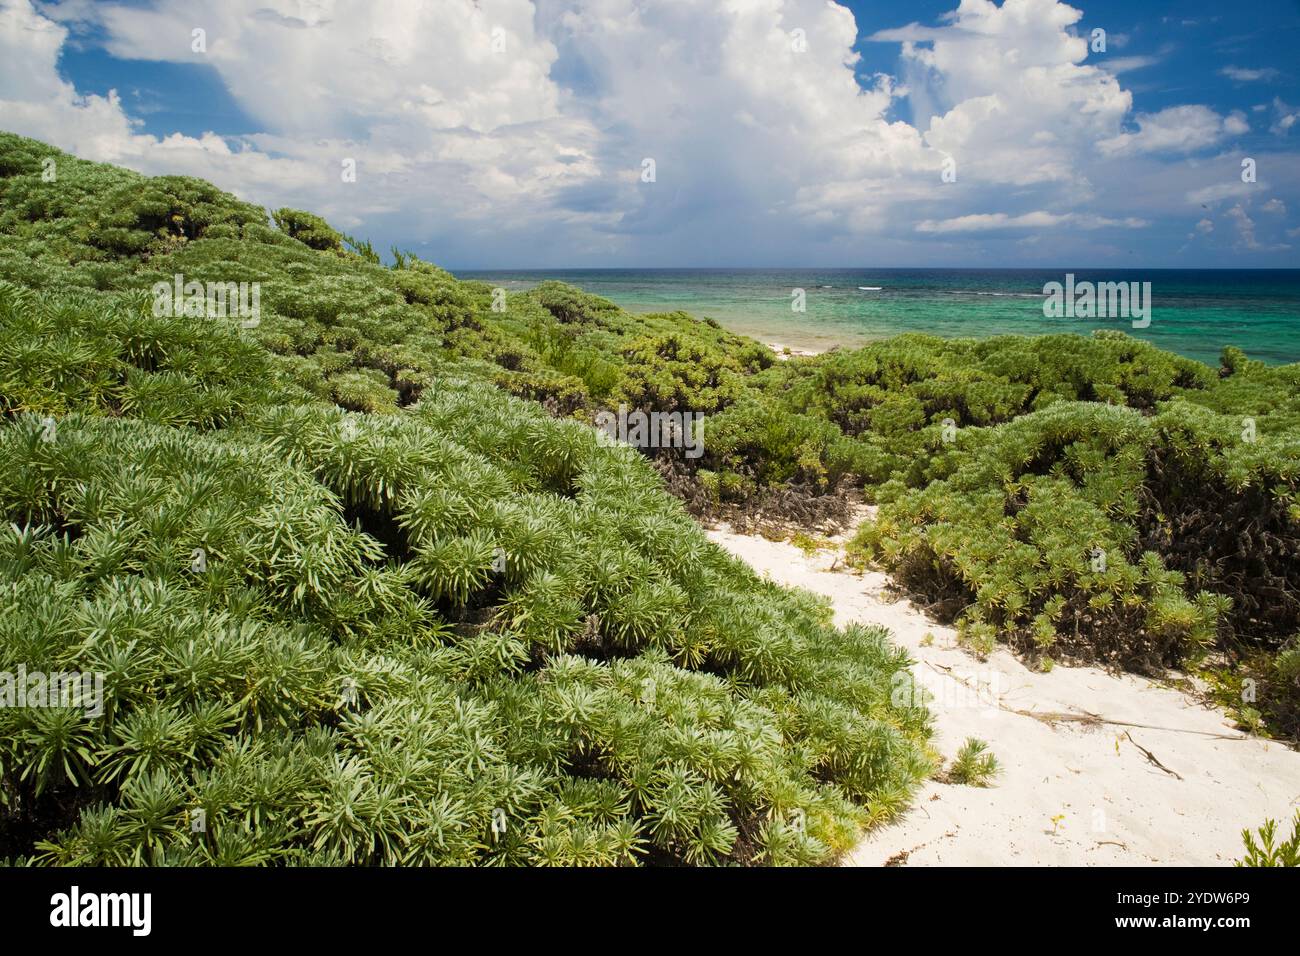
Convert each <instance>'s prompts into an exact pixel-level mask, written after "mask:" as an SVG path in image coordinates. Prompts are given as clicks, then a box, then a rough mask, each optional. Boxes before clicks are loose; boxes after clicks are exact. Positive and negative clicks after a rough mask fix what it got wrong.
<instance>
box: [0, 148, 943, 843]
mask: <svg viewBox="0 0 1300 956" xmlns="http://www.w3.org/2000/svg"><path fill="white" fill-rule="evenodd" d="M49 156H54V157H56V159H57V168H58V179H57V182H45V181H44V180H43V179H42V177H41V170H42V162H41V161H42V159H44V158H46V157H49ZM110 195H112V196H116V197H117V200H115V201H116V202H117V203H118V206H107V205H106V204H105V202H104V197H105V196H110ZM136 195H140V196H143V197H145V198H144V199H142V200H141V201H140V203H139V204H138V206H136V205H131V203H132V202H134V200H129V201H128V199H127V198H126V197H129V196H136ZM119 207H120V208H121V209H126V210H127V211H126V212H120V213H113V215H114V217H115V218H113V219H112V223H111V230H112V231H111V232H107V233H106V232H104V230H103V229H101V228H100V227H101V226H102V225H103V223H104V222H107V221H108V220H106V219H102V218H97V217H102V216H104V215H106V214H107V212H108V211H110V210H111V209H118V208H119ZM275 220H276V223H277V224H278V226H279V228H275V227H272V226H270V225H268V224H267V220H266V214H265V213H264V212H262V211H261V210H257V209H255V208H254V207H248V206H247V205H246V204H242V203H239V202H237V201H236V200H234V199H233V198H231V197H229V196H227V195H225V194H223V193H220V192H219V191H217V190H215V189H214V188H213V187H211V186H209V185H208V184H206V183H200V182H198V181H191V180H185V179H174V178H165V179H163V180H146V179H143V178H142V177H139V176H137V175H136V174H133V173H128V172H125V171H123V170H118V169H114V168H113V167H110V166H102V165H96V164H92V163H85V162H82V161H79V160H76V159H74V158H72V157H70V156H66V155H62V154H58V153H57V151H55V150H52V149H50V148H49V147H46V146H44V145H42V144H37V143H34V142H33V141H30V140H24V139H21V138H19V137H15V136H11V135H8V134H0V261H2V262H3V264H4V266H5V272H4V275H5V276H6V277H7V279H6V281H4V282H0V512H2V514H0V518H3V526H0V527H2V529H0V590H2V591H3V592H4V594H3V599H0V695H9V696H8V697H6V698H5V701H6V703H7V704H10V705H8V706H4V707H0V859H6V860H8V861H9V862H12V863H37V864H64V865H140V864H144V865H163V864H214V865H255V864H286V865H287V864H498V865H500V864H504V865H515V864H528V865H623V864H634V863H658V864H734V863H741V864H748V863H761V864H817V863H824V862H827V861H830V860H833V859H834V858H835V857H836V856H837V855H838V854H840V853H841V852H843V851H844V850H846V849H847V848H849V847H851V846H852V845H853V843H854V842H855V841H856V839H857V838H858V836H859V835H860V834H861V832H862V830H863V829H864V828H865V827H867V826H870V825H872V824H874V823H876V822H879V821H882V820H885V819H888V818H889V817H890V816H892V815H893V814H895V813H897V812H899V811H900V810H901V809H903V808H904V807H905V806H906V805H907V802H908V800H909V798H910V795H911V794H912V793H913V791H914V790H915V788H916V786H917V785H918V783H919V781H921V780H923V779H925V777H926V776H928V775H929V774H930V773H931V772H932V770H933V768H932V766H931V764H930V761H929V758H928V757H927V753H928V747H927V744H926V741H927V738H928V736H929V733H930V731H929V718H928V715H927V713H926V711H925V710H924V708H922V707H920V706H916V705H912V704H907V705H902V706H900V705H898V704H896V703H894V699H895V696H896V695H895V694H894V689H895V687H896V686H897V683H898V681H899V680H902V681H907V680H909V679H910V678H909V677H908V676H907V665H908V660H907V657H906V655H905V654H904V653H903V652H901V651H900V650H899V649H897V648H895V647H893V646H892V645H891V644H890V643H889V641H888V637H887V634H886V632H885V631H884V630H883V629H881V628H864V627H851V628H848V629H846V630H837V629H836V628H834V627H833V626H832V624H831V615H830V612H829V608H828V607H827V606H826V605H825V603H823V602H822V601H820V600H819V599H816V598H814V597H813V596H812V595H810V594H806V593H800V592H789V591H786V590H783V589H781V588H778V587H776V586H774V585H772V584H770V583H767V582H765V581H763V580H761V579H759V578H758V577H757V576H756V575H755V574H754V573H753V572H752V571H750V570H749V569H748V567H747V566H745V565H744V564H743V563H741V562H739V561H737V560H735V559H733V558H731V557H729V556H728V555H727V554H726V553H725V552H723V551H722V550H720V549H719V548H717V547H716V546H714V545H713V544H711V543H710V542H709V541H708V539H707V538H706V536H705V535H704V533H703V531H702V530H701V529H700V527H699V526H698V525H697V524H696V523H695V522H693V521H692V520H691V519H690V517H689V515H688V514H687V513H686V511H685V509H684V507H683V505H682V504H681V502H680V501H679V500H678V499H676V498H674V497H673V496H671V495H670V494H669V493H668V492H667V491H666V489H665V484H664V481H663V479H662V477H661V476H660V474H659V473H658V471H657V470H656V467H655V462H652V461H650V460H648V459H647V458H646V457H645V456H642V455H639V454H637V453H636V452H635V451H634V450H632V449H630V448H628V447H626V446H623V445H610V444H608V443H605V442H602V441H600V440H599V436H598V434H597V432H596V431H595V430H594V429H592V428H591V427H589V426H588V425H587V424H584V423H583V422H582V421H578V420H575V417H578V418H581V417H583V416H584V415H590V413H591V412H592V411H593V410H594V409H595V408H597V407H598V406H597V404H596V403H597V402H599V401H601V400H602V398H603V397H605V396H615V397H617V396H618V395H620V394H621V395H622V396H623V397H624V400H626V399H627V396H628V395H629V393H630V390H634V389H635V388H637V387H639V386H636V385H635V384H634V383H635V382H637V381H642V382H644V384H645V387H647V388H653V389H658V388H659V384H657V383H659V382H660V381H661V380H662V381H663V382H672V383H675V384H674V385H673V387H685V388H694V387H696V385H697V383H696V382H695V381H694V380H693V379H690V377H689V376H690V374H691V373H690V369H689V362H687V361H685V360H684V359H683V358H682V356H683V355H687V354H695V351H696V350H711V351H712V353H715V354H716V357H717V362H718V365H717V370H716V371H717V376H716V378H717V380H718V383H719V385H718V389H717V400H716V403H715V404H716V405H717V406H719V407H720V406H721V405H723V404H724V403H725V402H726V401H730V400H731V395H730V391H728V390H729V389H734V387H735V381H736V380H737V379H738V378H740V377H743V376H748V375H751V374H753V372H754V371H755V370H756V369H758V368H761V367H762V365H763V358H764V356H763V354H762V353H763V352H764V351H765V350H763V349H762V347H761V346H758V345H757V344H756V343H748V342H746V341H745V340H742V339H740V338H738V337H735V336H731V335H729V334H728V333H725V332H723V331H721V330H720V329H717V328H716V327H715V326H710V325H706V324H704V323H691V324H688V323H686V322H685V320H683V319H680V318H675V317H667V318H666V317H657V318H656V317H651V318H649V319H644V320H642V319H635V318H632V317H629V316H627V315H626V314H624V313H622V312H621V311H620V310H618V309H616V308H613V307H605V306H603V305H601V304H599V303H598V302H597V303H593V302H592V301H591V298H592V297H587V296H585V295H584V294H583V293H580V292H578V291H577V290H568V289H566V288H564V287H558V288H557V287H547V288H544V289H541V290H540V291H538V292H536V293H534V294H529V295H512V296H510V297H509V300H508V304H509V308H508V309H507V310H505V311H504V312H498V311H494V309H493V302H492V299H493V292H494V290H492V289H490V288H487V287H483V286H482V285H481V284H475V283H461V282H458V281H457V280H455V279H454V278H453V277H452V276H450V275H449V274H448V273H446V272H444V271H443V270H441V269H438V268H437V267H435V266H431V265H429V264H427V263H423V262H421V261H420V260H419V259H418V258H416V257H414V256H411V255H407V254H398V255H397V256H395V259H396V261H395V263H394V267H392V268H388V267H384V266H383V265H382V264H380V263H377V262H376V261H375V260H376V259H377V257H376V256H375V255H374V254H373V250H370V249H369V247H368V246H366V245H365V244H364V243H361V242H359V241H357V240H354V239H350V238H348V237H341V236H340V234H338V233H336V232H334V231H333V230H332V229H330V228H329V227H328V225H327V224H325V223H324V222H323V221H322V220H319V219H318V218H317V217H315V216H312V215H310V214H305V213H299V212H295V211H292V210H281V211H280V212H279V213H277V214H276V217H275ZM340 239H342V241H340ZM92 267H93V268H92ZM177 276H180V277H181V279H182V286H183V287H184V286H185V285H187V284H188V283H190V282H196V283H200V284H207V283H225V282H229V281H236V282H244V281H246V282H250V283H253V282H255V283H258V286H259V291H260V310H259V312H258V314H257V315H245V314H236V315H225V314H218V315H214V314H212V313H211V311H210V310H208V309H207V308H206V306H201V307H200V308H199V310H198V311H197V313H196V314H190V315H187V314H186V313H185V310H183V309H182V310H180V311H179V312H174V310H172V311H169V312H168V314H159V310H157V309H155V308H154V306H155V304H156V300H155V298H154V297H153V296H152V295H151V294H150V290H151V289H153V287H154V285H155V284H156V283H165V284H167V285H168V286H173V285H174V283H175V281H176V277H177ZM538 323H542V324H543V325H544V326H547V328H549V326H553V325H564V326H565V327H575V328H579V327H580V328H582V329H584V330H585V331H584V336H585V337H584V338H583V339H581V340H580V341H579V342H578V343H577V344H578V347H580V348H581V349H582V350H585V351H586V352H588V353H590V354H592V355H599V356H600V357H601V362H602V364H601V365H599V366H597V367H594V370H593V368H592V367H588V366H587V365H585V364H584V363H583V362H575V364H573V365H572V366H571V370H572V371H580V370H583V369H584V368H585V369H586V374H585V376H584V375H575V374H570V373H569V372H566V371H564V369H563V368H559V367H556V365H554V364H552V362H554V361H558V356H559V355H560V352H559V351H557V350H556V349H555V348H552V347H550V346H546V345H545V341H544V337H542V336H531V337H530V334H529V330H530V329H535V327H536V326H537V324H538ZM547 324H549V325H547ZM694 325H698V327H699V331H698V334H696V333H694V332H691V329H692V328H693V327H694ZM678 326H682V328H681V329H679V328H678ZM688 333H689V334H688ZM675 334H680V335H683V336H686V337H685V338H679V339H678V340H677V345H674V346H671V347H669V346H668V345H666V344H665V343H666V341H667V339H671V337H672V336H673V335H675ZM548 335H549V332H548ZM602 337H603V338H602ZM665 337H667V338H665ZM602 343H603V344H602ZM638 343H639V344H638ZM730 343H735V344H736V348H734V349H732V348H731V346H730ZM539 346H540V347H539ZM677 348H681V349H684V350H685V351H684V352H674V351H673V350H674V349H677ZM647 349H648V350H649V352H652V353H653V354H654V355H657V356H659V357H660V358H661V359H662V360H663V362H662V364H661V365H656V366H655V367H654V368H653V369H650V371H651V372H652V373H653V374H652V375H651V376H650V377H647V378H643V379H638V378H637V377H636V376H635V375H632V374H629V373H627V371H626V370H627V368H628V367H629V366H630V365H634V364H636V363H637V362H639V361H640V356H642V355H643V354H646V355H648V354H649V353H648V352H646V351H645V350H647ZM767 360H768V361H769V362H770V356H769V357H767ZM643 371H644V370H643ZM724 373H725V374H724ZM656 394H657V392H656ZM518 396H524V397H518ZM655 400H658V399H657V398H656V399H655ZM77 675H84V676H88V677H91V678H93V679H94V680H93V681H92V683H91V685H90V686H89V687H87V685H85V684H83V683H81V682H79V681H77V680H71V678H74V677H76V676H77ZM62 677H66V678H69V680H63V679H62ZM51 681H53V683H51ZM69 689H71V691H72V693H69V692H68V691H69ZM915 696H916V695H907V699H908V700H912V699H914V698H915ZM10 698H12V700H11V699H10Z"/></svg>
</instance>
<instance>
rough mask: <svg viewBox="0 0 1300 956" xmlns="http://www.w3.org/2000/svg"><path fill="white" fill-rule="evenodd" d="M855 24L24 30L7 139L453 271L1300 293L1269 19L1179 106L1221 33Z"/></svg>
mask: <svg viewBox="0 0 1300 956" xmlns="http://www.w3.org/2000/svg"><path fill="white" fill-rule="evenodd" d="M1099 2H1100V0H1099ZM851 6H852V7H854V9H850V6H846V5H842V4H839V3H834V2H829V0H379V2H347V0H223V2H222V3H221V4H211V3H207V2H203V0H146V2H129V3H128V2H120V3H103V2H87V0H62V2H48V3H41V2H34V0H0V128H3V129H7V130H12V131H15V132H19V133H23V134H25V135H30V136H35V137H37V138H40V139H44V140H46V141H48V142H51V143H53V144H55V145H57V146H59V147H61V148H64V149H67V150H69V151H70V152H73V153H75V154H77V155H79V156H82V157H84V158H87V159H95V160H103V161H109V162H114V163H120V164H122V165H125V166H129V167H132V168H135V169H138V170H141V171H142V172H147V173H151V174H158V173H179V174H186V175H194V176H201V177H204V178H206V179H210V180H212V181H213V182H215V183H217V184H218V185H220V186H222V187H223V188H225V189H228V190H230V191H232V192H234V193H236V194H238V195H239V196H241V197H242V198H246V199H250V200H253V201H256V202H259V203H262V204H264V205H268V206H272V207H276V206H282V205H292V206H297V207H301V208H306V209H311V210H313V211H317V212H320V213H322V214H324V215H325V216H326V217H327V218H328V219H330V220H331V221H332V222H333V223H334V224H335V225H336V226H339V227H342V228H344V229H345V230H347V231H349V232H354V233H357V234H359V235H363V236H367V237H369V238H371V239H372V240H373V241H375V244H376V246H377V247H382V248H387V246H388V245H390V244H397V245H399V246H401V247H403V248H410V249H413V250H415V251H417V252H419V253H420V254H421V255H422V256H424V257H425V258H428V259H432V260H433V261H438V262H441V263H443V264H446V265H449V266H451V267H453V268H469V267H484V268H492V267H503V268H505V267H529V266H535V267H543V268H545V267H563V266H638V265H643V266H671V265H679V266H680V265H697V266H708V265H719V266H726V265H777V264H781V265H894V266H897V265H919V266H943V265H1050V266H1059V265H1070V264H1079V265H1106V264H1111V265H1115V266H1180V265H1186V266H1199V265H1217V266H1242V267H1249V266H1274V267H1276V266H1291V267H1294V266H1297V265H1300V255H1298V254H1297V249H1300V228H1298V226H1300V222H1298V218H1300V217H1297V215H1296V211H1297V210H1300V196H1298V195H1297V192H1298V191H1300V187H1297V182H1298V181H1300V177H1298V174H1300V151H1297V149H1296V143H1295V137H1297V136H1300V131H1293V130H1292V128H1291V127H1292V126H1293V125H1294V124H1295V121H1296V118H1297V116H1298V115H1300V107H1296V106H1292V105H1289V104H1288V102H1287V100H1286V99H1285V98H1284V96H1283V95H1281V92H1279V90H1281V91H1286V90H1289V89H1291V88H1293V87H1294V83H1295V79H1296V78H1295V77H1294V76H1291V75H1289V74H1288V72H1287V66H1288V64H1275V63H1266V62H1258V61H1257V60H1253V59H1251V54H1252V45H1251V41H1250V37H1251V35H1252V30H1254V31H1258V30H1260V29H1261V28H1262V29H1263V30H1264V31H1266V32H1267V31H1268V30H1269V29H1270V26H1269V24H1261V23H1259V22H1258V19H1259V17H1258V16H1256V17H1255V19H1254V22H1251V23H1249V24H1235V25H1234V24H1227V23H1225V24H1222V25H1221V27H1220V28H1218V29H1217V31H1214V32H1211V33H1209V34H1205V33H1204V29H1202V31H1201V33H1200V34H1198V37H1199V39H1197V40H1196V41H1195V42H1198V43H1205V44H1211V41H1213V43H1212V45H1213V52H1211V47H1210V46H1209V45H1207V47H1206V50H1205V55H1204V57H1203V74H1204V76H1203V77H1202V78H1201V85H1199V86H1196V87H1195V88H1193V89H1190V90H1188V94H1189V95H1188V97H1187V98H1186V99H1177V97H1178V95H1179V94H1180V93H1181V92H1183V91H1182V90H1178V89H1174V90H1169V89H1165V88H1162V87H1161V86H1160V85H1159V84H1158V83H1157V84H1155V85H1153V84H1152V82H1151V80H1150V76H1151V73H1152V70H1153V69H1154V70H1156V71H1157V73H1158V72H1159V64H1160V63H1161V62H1162V60H1164V59H1165V58H1167V57H1170V56H1171V55H1172V54H1173V51H1175V50H1176V49H1177V48H1178V46H1179V43H1180V42H1181V43H1183V44H1184V45H1186V44H1188V43H1191V42H1193V41H1192V40H1186V39H1185V40H1182V41H1176V40H1169V39H1168V37H1169V36H1172V35H1176V32H1177V31H1180V30H1181V31H1184V32H1187V31H1189V30H1192V29H1194V28H1195V27H1196V24H1195V23H1194V22H1193V21H1189V20H1180V21H1177V22H1173V23H1170V22H1169V21H1168V19H1167V18H1160V17H1153V18H1151V19H1152V22H1150V23H1142V22H1138V23H1136V24H1133V23H1129V22H1127V21H1126V22H1121V23H1117V24H1115V25H1114V27H1113V28H1112V27H1108V25H1107V24H1106V23H1105V22H1103V21H1102V20H1096V22H1094V18H1093V17H1091V16H1090V15H1089V16H1088V17H1087V18H1086V19H1085V13H1084V11H1082V10H1080V9H1076V8H1074V7H1071V6H1069V5H1067V4H1065V3H1060V2H1057V0H1005V2H1003V3H1002V4H998V3H995V2H991V0H961V2H960V4H959V6H957V8H956V9H952V10H948V11H947V12H942V13H940V14H939V15H937V16H935V17H934V18H933V21H932V22H930V23H921V22H905V23H897V22H895V23H893V24H892V25H889V26H880V27H879V28H874V29H870V30H869V31H868V30H865V29H864V22H865V21H867V20H871V21H874V23H876V24H881V23H885V22H890V21H893V20H903V19H907V18H908V17H910V16H911V15H912V12H913V8H912V6H911V5H910V4H909V5H892V4H889V5H886V4H875V5H872V6H871V7H870V8H867V7H866V6H865V5H864V4H862V3H852V4H851ZM896 10H903V11H904V12H903V13H896V12H894V11H896ZM1130 16H1132V14H1130ZM1139 16H1145V14H1139ZM1294 20H1296V21H1300V14H1297V15H1296V16H1295V17H1294ZM1156 21H1159V22H1156ZM1296 27H1297V23H1296V22H1291V23H1286V24H1280V25H1274V27H1273V29H1274V30H1275V31H1276V30H1282V29H1285V30H1291V31H1292V32H1291V34H1290V37H1291V40H1292V41H1293V40H1294V39H1295V34H1294V31H1295V29H1296ZM1099 28H1100V29H1102V30H1105V31H1106V33H1105V37H1104V44H1099V42H1098V39H1099V38H1098V35H1097V34H1096V33H1095V32H1094V31H1095V30H1097V29H1099ZM1234 31H1235V34H1234ZM1135 37H1137V38H1139V39H1140V40H1141V42H1142V43H1144V44H1145V47H1146V48H1147V49H1148V52H1134V51H1133V48H1134V47H1135V45H1136V44H1137V43H1138V40H1136V39H1135ZM1159 37H1163V39H1157V38H1159ZM1100 45H1104V49H1099V46H1100ZM85 51H94V55H95V56H97V57H98V58H99V59H98V60H96V61H95V62H99V63H108V64H111V65H113V66H115V68H116V69H117V70H118V73H117V74H116V75H119V76H120V75H123V74H122V72H121V71H122V70H123V69H125V70H127V71H128V72H127V74H125V75H130V74H129V70H130V69H132V68H136V69H141V70H143V67H144V65H146V64H172V65H176V66H179V67H186V68H192V69H200V70H207V71H213V72H214V73H215V76H216V77H217V78H218V79H219V81H220V86H221V87H222V88H224V91H225V92H226V94H227V95H228V96H229V98H230V99H231V100H232V101H233V102H234V104H235V105H236V106H237V108H238V111H239V112H240V113H242V118H241V121H242V122H243V123H244V124H245V125H247V127H248V128H247V130H246V131H244V132H241V133H237V134H230V133H223V134H218V133H216V132H212V131H211V130H210V129H203V130H202V131H183V130H180V129H167V128H166V127H163V128H159V126H158V120H156V119H151V117H150V111H149V109H148V108H147V107H146V104H147V102H148V97H141V96H140V90H139V89H133V90H131V91H128V92H127V93H126V95H125V97H124V95H123V91H119V90H117V89H111V90H105V91H103V92H102V93H101V92H94V91H92V90H89V89H87V88H85V84H84V82H83V81H82V80H80V79H79V77H78V76H77V75H76V74H77V70H72V69H69V68H68V63H69V62H70V61H71V60H72V59H74V57H73V54H76V55H77V56H79V57H80V59H78V60H77V62H78V63H79V64H82V65H84V64H85V63H86V62H89V61H87V59H86V54H85ZM864 51H866V52H869V54H870V57H871V59H872V60H873V61H875V60H877V58H879V59H880V61H881V62H889V63H891V68H890V69H879V70H872V69H868V68H867V67H866V64H865V62H864V57H863V53H864ZM1254 52H1258V51H1254ZM1225 55H1232V56H1240V57H1242V58H1243V59H1244V60H1246V61H1249V62H1237V61H1235V60H1234V61H1232V62H1228V61H1227V60H1225V59H1224V58H1223V57H1224V56H1225ZM142 76H143V73H142ZM1130 77H1135V78H1141V77H1146V78H1147V79H1146V80H1145V82H1144V84H1136V83H1129V84H1128V85H1127V86H1126V82H1128V80H1129V78H1130ZM79 83H81V84H82V85H80V86H79ZM1279 84H1280V85H1279ZM1210 90H1212V91H1213V94H1214V95H1213V96H1209V95H1206V96H1193V95H1191V94H1193V93H1205V92H1207V91H1210ZM152 92H153V94H154V95H157V96H165V95H166V92H167V91H166V90H154V91H152ZM1171 96H1172V97H1175V101H1170V97H1171ZM1198 99H1199V100H1201V101H1199V102H1198V101H1197V100H1198ZM1207 99H1208V100H1209V102H1206V101H1205V100H1207ZM202 105H203V104H202V103H196V104H192V106H194V107H195V108H199V109H201V108H202ZM200 122H202V119H200ZM349 160H350V161H351V163H352V165H351V166H349V164H348V161H349ZM1245 160H1250V161H1251V162H1250V172H1251V173H1252V174H1253V175H1249V176H1248V175H1246V173H1247V170H1246V169H1244V168H1243V161H1245ZM349 169H354V170H355V176H354V177H351V176H349V175H348V171H349ZM651 172H652V173H653V175H651ZM1252 179H1253V181H1248V180H1252Z"/></svg>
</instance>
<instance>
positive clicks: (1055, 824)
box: [1051, 813, 1065, 836]
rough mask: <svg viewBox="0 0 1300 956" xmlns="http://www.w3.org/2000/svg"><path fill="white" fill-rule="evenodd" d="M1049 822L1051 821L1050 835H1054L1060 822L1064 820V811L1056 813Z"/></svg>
mask: <svg viewBox="0 0 1300 956" xmlns="http://www.w3.org/2000/svg"><path fill="white" fill-rule="evenodd" d="M1051 822H1052V836H1056V834H1057V833H1058V832H1059V831H1060V829H1061V824H1062V823H1064V822H1065V814H1064V813H1058V814H1056V816H1054V817H1052V818H1051Z"/></svg>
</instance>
